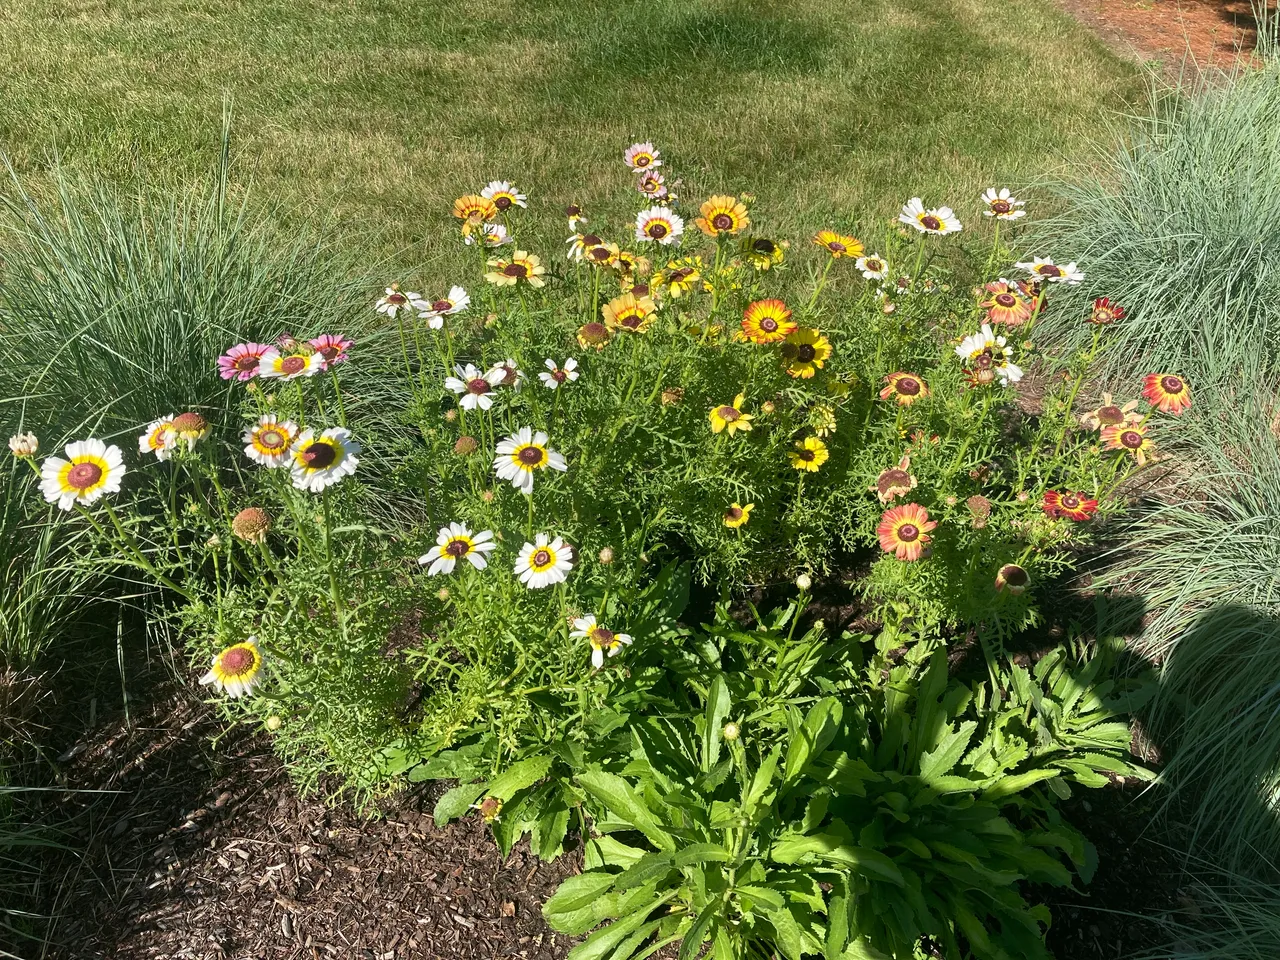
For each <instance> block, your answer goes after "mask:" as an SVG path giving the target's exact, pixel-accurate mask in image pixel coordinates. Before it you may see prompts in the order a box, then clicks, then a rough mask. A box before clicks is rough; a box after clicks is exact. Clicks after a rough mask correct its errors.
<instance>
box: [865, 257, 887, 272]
mask: <svg viewBox="0 0 1280 960" xmlns="http://www.w3.org/2000/svg"><path fill="white" fill-rule="evenodd" d="M867 269H868V270H870V271H871V272H872V273H879V272H880V271H881V270H883V269H884V261H883V260H875V259H871V260H868V261H867Z"/></svg>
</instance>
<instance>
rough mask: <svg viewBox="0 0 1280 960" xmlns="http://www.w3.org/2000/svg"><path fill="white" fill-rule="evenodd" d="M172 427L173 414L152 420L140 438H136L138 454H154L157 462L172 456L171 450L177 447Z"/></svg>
mask: <svg viewBox="0 0 1280 960" xmlns="http://www.w3.org/2000/svg"><path fill="white" fill-rule="evenodd" d="M172 427H173V414H168V415H167V416H164V417H161V418H160V419H159V420H152V421H151V422H150V423H148V424H147V428H146V429H145V430H144V431H143V432H142V436H140V437H138V452H139V453H154V454H155V455H156V459H157V460H168V459H169V458H170V457H172V456H173V448H174V447H175V446H177V442H176V439H177V438H176V437H174V435H173V433H172Z"/></svg>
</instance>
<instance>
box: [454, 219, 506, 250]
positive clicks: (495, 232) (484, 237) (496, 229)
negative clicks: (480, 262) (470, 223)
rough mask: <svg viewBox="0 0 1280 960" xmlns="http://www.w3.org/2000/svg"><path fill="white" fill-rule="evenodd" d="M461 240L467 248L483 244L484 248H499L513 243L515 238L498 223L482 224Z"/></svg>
mask: <svg viewBox="0 0 1280 960" xmlns="http://www.w3.org/2000/svg"><path fill="white" fill-rule="evenodd" d="M462 240H463V242H464V243H466V244H467V246H470V245H471V244H473V243H484V245H485V246H486V247H500V246H502V245H503V244H506V243H512V242H514V240H515V237H513V236H511V234H509V233H507V228H506V227H504V226H503V225H502V224H500V223H482V224H481V225H480V226H478V227H477V228H476V229H474V230H472V231H471V232H470V233H467V234H464V235H463V237H462Z"/></svg>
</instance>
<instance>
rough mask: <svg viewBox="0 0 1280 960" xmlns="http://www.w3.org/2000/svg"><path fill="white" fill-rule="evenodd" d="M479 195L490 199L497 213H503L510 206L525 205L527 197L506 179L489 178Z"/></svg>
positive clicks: (526, 204)
mask: <svg viewBox="0 0 1280 960" xmlns="http://www.w3.org/2000/svg"><path fill="white" fill-rule="evenodd" d="M480 196H482V197H484V198H485V199H486V200H492V201H493V205H494V206H495V207H497V208H498V212H499V213H505V212H506V211H508V210H510V209H511V208H512V207H527V206H529V204H528V203H527V202H526V201H527V200H528V199H529V198H528V197H526V196H525V195H524V194H523V193H521V192H520V191H519V190H517V189H516V188H515V186H514V185H513V184H511V183H508V182H507V181H506V180H490V181H489V184H488V186H486V187H485V188H484V189H483V190H481V191H480Z"/></svg>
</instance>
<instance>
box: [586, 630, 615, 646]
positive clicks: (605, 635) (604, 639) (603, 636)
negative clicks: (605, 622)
mask: <svg viewBox="0 0 1280 960" xmlns="http://www.w3.org/2000/svg"><path fill="white" fill-rule="evenodd" d="M591 639H592V640H594V641H595V642H596V646H599V647H611V646H613V631H612V630H606V629H605V628H604V627H596V628H595V629H594V630H592V631H591Z"/></svg>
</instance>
